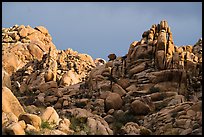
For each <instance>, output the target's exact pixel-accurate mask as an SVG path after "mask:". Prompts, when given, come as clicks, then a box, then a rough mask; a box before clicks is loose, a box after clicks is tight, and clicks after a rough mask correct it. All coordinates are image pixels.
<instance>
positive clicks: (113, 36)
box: [2, 2, 202, 60]
mask: <svg viewBox="0 0 204 137" xmlns="http://www.w3.org/2000/svg"><path fill="white" fill-rule="evenodd" d="M163 19H165V20H167V21H168V24H169V26H170V27H171V31H172V33H173V39H174V43H175V45H177V46H179V45H188V44H189V45H193V44H195V43H196V42H197V40H198V39H199V38H201V37H202V2H171V3H170V2H127V3H126V2H117V3H116V2H107V3H106V2H84V3H83V2H76V3H75V2H65V3H63V2H59V3H58V2H47V3H46V2H34V3H33V2H3V3H2V27H4V28H6V27H12V26H14V25H15V24H18V25H25V26H27V25H30V26H31V27H36V26H44V27H46V28H47V29H48V31H49V33H50V34H51V36H52V38H53V43H54V44H55V46H56V47H57V49H61V50H65V49H67V48H72V49H73V50H76V51H78V52H80V53H87V54H89V55H91V56H92V57H93V58H94V59H95V58H98V57H101V58H104V59H106V60H107V59H108V58H107V56H108V55H109V54H110V53H115V54H116V55H117V56H123V55H125V54H126V53H127V51H128V48H129V45H130V43H132V42H133V41H135V40H138V41H139V40H140V39H141V36H142V33H143V32H144V31H146V30H148V29H150V27H151V26H152V24H158V23H160V21H161V20H163Z"/></svg>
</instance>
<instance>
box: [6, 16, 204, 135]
mask: <svg viewBox="0 0 204 137" xmlns="http://www.w3.org/2000/svg"><path fill="white" fill-rule="evenodd" d="M2 42H3V43H2V50H3V52H2V57H3V60H2V65H3V66H2V68H3V71H2V74H3V75H2V84H3V88H2V93H3V95H4V96H6V97H7V95H6V93H7V94H9V96H11V98H9V99H6V98H5V99H4V101H3V102H2V106H3V108H4V109H2V127H3V128H2V131H3V134H43V135H67V134H69V135H72V134H79V135H98V134H101V135H112V134H114V135H202V39H199V40H198V42H197V43H196V44H195V45H186V46H176V45H175V43H174V41H173V36H172V32H171V30H170V27H169V25H168V23H167V21H165V20H162V21H161V22H160V23H159V24H154V25H152V26H151V28H150V29H149V30H147V31H145V32H144V33H143V34H142V38H141V40H140V41H134V42H132V43H131V44H130V47H129V50H128V52H127V54H126V55H124V56H122V57H119V56H116V54H114V53H111V54H109V55H108V58H109V61H107V62H106V61H105V60H104V59H101V58H97V59H95V60H93V59H92V58H91V56H89V55H87V54H80V53H78V52H76V51H73V50H72V49H67V50H57V49H56V48H55V46H54V44H53V43H52V41H51V36H50V34H49V32H48V30H47V29H46V28H44V27H42V26H38V27H36V28H34V29H33V28H31V27H29V26H27V27H25V26H23V25H21V26H17V25H15V26H13V27H12V28H3V29H2ZM11 51H12V52H11ZM7 58H9V59H7ZM11 92H12V93H11ZM14 95H15V96H16V97H15V96H14ZM12 102H16V103H15V105H14V104H13V103H12Z"/></svg>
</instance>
